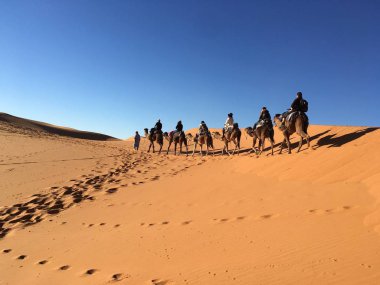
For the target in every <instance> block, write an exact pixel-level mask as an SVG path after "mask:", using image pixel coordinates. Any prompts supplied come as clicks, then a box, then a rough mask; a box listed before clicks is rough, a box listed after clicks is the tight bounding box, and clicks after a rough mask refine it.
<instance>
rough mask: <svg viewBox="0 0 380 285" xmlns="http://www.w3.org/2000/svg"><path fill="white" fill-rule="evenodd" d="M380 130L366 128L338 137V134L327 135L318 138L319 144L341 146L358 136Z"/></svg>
mask: <svg viewBox="0 0 380 285" xmlns="http://www.w3.org/2000/svg"><path fill="white" fill-rule="evenodd" d="M377 130H379V128H365V129H362V130H358V131H356V132H352V133H349V134H345V135H342V136H339V137H337V136H336V134H333V135H328V136H325V137H323V138H321V139H319V140H318V142H317V146H318V147H321V146H327V147H341V146H343V145H345V144H347V143H349V142H352V141H354V140H357V139H358V138H360V137H362V136H364V135H366V134H368V133H371V132H374V131H377Z"/></svg>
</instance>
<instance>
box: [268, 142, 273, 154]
mask: <svg viewBox="0 0 380 285" xmlns="http://www.w3.org/2000/svg"><path fill="white" fill-rule="evenodd" d="M269 140H270V147H271V149H272V155H273V140H271V139H269Z"/></svg>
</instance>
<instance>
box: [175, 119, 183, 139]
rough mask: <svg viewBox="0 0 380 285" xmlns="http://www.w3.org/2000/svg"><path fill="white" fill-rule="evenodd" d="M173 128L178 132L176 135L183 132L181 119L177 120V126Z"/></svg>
mask: <svg viewBox="0 0 380 285" xmlns="http://www.w3.org/2000/svg"><path fill="white" fill-rule="evenodd" d="M175 129H176V133H177V134H178V136H180V135H181V133H182V132H183V125H182V121H178V123H177V126H176V127H175Z"/></svg>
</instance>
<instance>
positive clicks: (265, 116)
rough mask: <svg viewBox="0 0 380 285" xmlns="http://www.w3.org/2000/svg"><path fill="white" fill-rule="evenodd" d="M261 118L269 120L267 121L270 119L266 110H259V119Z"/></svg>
mask: <svg viewBox="0 0 380 285" xmlns="http://www.w3.org/2000/svg"><path fill="white" fill-rule="evenodd" d="M261 120H269V121H270V120H271V116H270V113H269V111H268V110H265V111H263V112H261V114H260V118H259V121H261Z"/></svg>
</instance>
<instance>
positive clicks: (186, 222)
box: [182, 221, 192, 226]
mask: <svg viewBox="0 0 380 285" xmlns="http://www.w3.org/2000/svg"><path fill="white" fill-rule="evenodd" d="M191 222H192V221H184V222H182V225H183V226H186V225H188V224H190V223H191Z"/></svg>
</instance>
